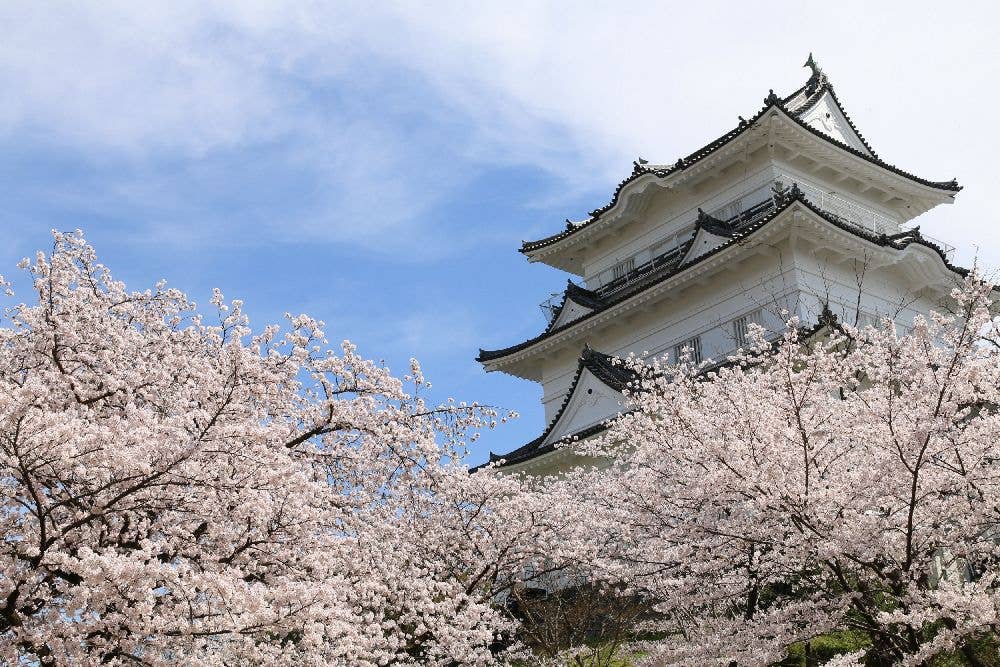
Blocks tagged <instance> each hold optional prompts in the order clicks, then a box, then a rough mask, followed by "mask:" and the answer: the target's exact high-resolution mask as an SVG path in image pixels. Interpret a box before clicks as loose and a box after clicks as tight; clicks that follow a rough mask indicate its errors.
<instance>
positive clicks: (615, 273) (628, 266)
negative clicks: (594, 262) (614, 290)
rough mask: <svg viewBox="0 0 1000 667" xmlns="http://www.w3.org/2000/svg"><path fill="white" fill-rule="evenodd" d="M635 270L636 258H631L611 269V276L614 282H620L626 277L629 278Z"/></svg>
mask: <svg viewBox="0 0 1000 667" xmlns="http://www.w3.org/2000/svg"><path fill="white" fill-rule="evenodd" d="M634 268H635V257H629V258H628V259H626V260H624V261H621V262H618V263H617V264H615V265H614V267H612V269H611V276H612V278H613V279H614V280H618V279H619V278H622V277H624V276H627V275H628V274H629V273H631V272H632V269H634Z"/></svg>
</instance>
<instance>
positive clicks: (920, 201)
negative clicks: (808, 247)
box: [521, 55, 960, 292]
mask: <svg viewBox="0 0 1000 667" xmlns="http://www.w3.org/2000/svg"><path fill="white" fill-rule="evenodd" d="M806 64H807V66H809V67H810V68H811V70H812V76H811V77H810V78H809V80H808V81H807V82H806V84H805V85H803V86H802V87H801V88H799V89H798V90H796V91H795V92H793V93H792V94H791V95H788V96H787V97H779V96H777V95H776V94H774V92H773V91H772V92H771V93H770V94H769V95H768V96H767V98H766V99H765V100H764V106H763V108H762V109H760V111H758V112H757V114H755V115H754V116H753V117H751V118H749V119H744V118H742V117H740V119H739V123H738V124H737V126H736V127H735V128H733V129H732V130H730V131H729V132H727V133H726V134H724V135H722V136H721V137H719V138H718V139H716V140H714V141H712V142H711V143H709V144H707V145H706V146H703V147H702V148H700V149H698V150H696V151H694V152H693V153H691V154H689V155H687V156H684V157H682V158H680V159H678V160H677V161H676V162H674V163H672V164H651V163H649V162H647V161H645V160H642V159H640V160H637V161H636V162H635V163H634V168H633V171H632V173H631V174H630V175H629V176H628V177H627V178H626V179H625V180H624V181H622V182H621V183H620V184H619V186H618V188H617V189H616V191H615V193H614V195H613V197H612V199H611V201H610V202H609V203H607V204H606V205H605V206H603V207H601V208H599V209H597V210H595V211H593V212H592V213H591V214H590V216H589V217H588V218H587V219H585V220H582V221H578V222H571V221H567V223H566V227H565V229H563V230H562V231H560V232H559V233H557V234H553V235H552V236H549V237H546V238H543V239H538V240H535V241H525V242H524V243H523V245H522V247H521V252H522V253H524V254H525V255H526V256H527V258H528V260H529V261H531V262H543V263H545V264H548V265H551V266H554V267H556V268H559V269H562V270H565V271H568V272H570V273H572V274H575V275H577V276H579V277H581V278H582V279H583V283H584V285H585V286H586V287H587V289H590V290H601V291H604V292H608V291H612V290H613V289H614V287H615V285H614V283H615V281H616V280H617V281H619V282H621V280H620V279H621V278H622V277H623V276H625V275H627V274H628V273H629V272H631V271H633V270H634V269H635V267H638V266H641V265H643V264H645V263H648V262H650V261H652V260H654V259H657V258H660V259H661V260H665V259H667V258H669V256H670V255H671V254H672V253H676V252H677V251H678V250H679V248H681V246H683V245H684V243H685V242H686V241H687V240H689V239H690V238H691V237H692V235H693V234H694V230H695V226H696V223H697V220H698V216H699V209H701V211H702V212H703V213H705V214H707V215H708V216H709V217H711V218H715V219H718V220H722V221H725V222H728V223H730V224H732V225H737V226H738V225H746V224H749V223H750V222H752V219H753V216H755V215H764V214H766V212H767V210H768V208H769V207H770V206H771V205H773V198H774V194H775V191H776V190H780V188H782V187H788V186H790V185H791V184H793V183H795V184H798V186H799V188H800V189H801V190H802V191H803V192H804V193H805V195H806V197H807V198H808V199H809V200H810V201H811V202H812V203H813V204H815V205H817V206H819V207H820V208H822V209H823V210H825V211H827V212H829V213H832V214H835V215H837V216H839V217H840V218H842V219H843V220H844V221H846V222H848V223H850V224H854V225H856V226H858V227H859V228H861V229H863V230H866V231H868V232H871V233H875V234H887V235H892V234H895V233H898V232H900V230H901V227H900V226H901V225H903V224H904V223H906V222H908V221H910V220H912V219H913V218H914V217H916V216H918V215H920V214H921V213H924V212H925V211H927V210H929V209H931V208H933V207H934V206H937V205H938V204H942V203H951V202H952V201H953V199H954V196H955V194H956V193H957V192H958V191H959V190H960V188H959V186H958V184H957V182H956V181H954V180H951V181H947V182H937V181H929V180H925V179H922V178H920V177H917V176H915V175H913V174H910V173H907V172H905V171H903V170H902V169H899V168H898V167H896V166H894V165H891V164H889V163H887V162H885V161H883V160H882V159H881V158H879V156H878V155H877V154H876V153H875V151H874V150H873V149H872V148H871V146H870V145H869V144H868V142H867V141H866V140H865V138H864V137H863V136H862V135H861V133H860V131H858V129H857V127H856V126H855V125H854V123H853V122H852V121H851V119H850V116H848V114H847V112H846V111H845V110H844V107H843V106H842V105H841V103H840V101H839V100H838V98H837V96H836V93H835V92H834V89H833V85H832V84H831V83H830V81H829V79H828V77H827V76H826V75H825V74H824V73H823V71H822V70H821V69H820V68H819V66H818V65H817V64H816V63H815V61H814V60H813V58H812V56H811V55H810V57H809V60H808V61H807V63H806Z"/></svg>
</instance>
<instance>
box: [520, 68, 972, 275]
mask: <svg viewBox="0 0 1000 667" xmlns="http://www.w3.org/2000/svg"><path fill="white" fill-rule="evenodd" d="M800 90H801V89H800ZM825 92H829V93H830V96H831V98H832V99H833V101H834V103H835V104H836V105H837V107H838V108H839V109H840V112H841V113H842V114H843V116H844V118H845V119H846V120H847V122H848V124H849V125H850V126H851V129H852V130H853V131H854V133H855V134H856V135H857V136H858V138H859V139H860V140H861V142H862V143H863V144H864V145H865V147H866V148H868V150H869V152H870V153H871V154H870V155H869V154H868V153H865V152H864V151H860V150H858V149H856V148H854V147H853V146H849V145H848V144H846V143H844V142H842V141H839V140H837V139H834V138H833V137H831V136H829V135H827V134H825V133H824V132H822V131H820V130H818V129H816V128H814V127H812V126H811V125H809V124H808V123H806V122H804V121H803V120H802V119H801V118H799V114H801V113H805V112H807V111H808V110H809V109H811V108H812V106H813V105H815V104H816V103H817V102H818V101H819V99H820V98H821V97H822V95H823V93H825ZM793 96H794V94H793ZM788 99H789V98H785V100H782V99H779V98H778V97H777V96H773V95H772V96H771V97H769V98H768V99H767V100H766V101H765V105H764V107H763V108H762V109H761V110H760V111H759V112H757V114H756V115H755V116H754V117H753V118H751V119H750V120H749V121H744V122H741V123H740V124H739V125H737V126H736V127H735V128H733V129H732V130H730V131H729V132H727V133H726V134H724V135H722V136H721V137H719V138H718V139H716V140H715V141H713V142H711V143H709V144H707V145H706V146H703V147H702V148H700V149H699V150H697V151H695V152H694V153H691V154H690V155H688V156H687V157H684V158H681V159H680V160H678V161H677V162H676V163H675V164H674V165H673V166H671V167H668V168H650V167H646V166H643V165H640V164H638V163H635V164H634V167H633V170H632V174H631V175H629V176H628V177H627V178H626V179H624V180H623V181H622V182H621V183H619V184H618V187H617V188H615V192H614V194H613V196H612V198H611V201H610V202H608V203H607V204H606V205H605V206H603V207H601V208H599V209H597V210H595V211H593V212H591V214H590V217H589V218H588V219H587V220H585V221H583V222H580V223H569V224H567V228H566V229H565V230H563V231H562V232H559V233H558V234H553V235H552V236H548V237H546V238H543V239H539V240H536V241H525V242H524V243H522V245H521V248H520V252H521V253H522V254H524V255H526V256H528V258H529V259H531V260H536V259H539V257H540V251H545V252H544V254H545V255H548V254H552V253H553V252H556V251H557V250H558V247H557V246H564V245H566V244H565V243H564V242H565V241H567V240H568V239H574V240H576V239H582V238H583V237H582V236H581V232H584V231H593V232H596V231H598V230H599V228H600V225H599V223H601V222H604V221H605V220H606V219H607V216H608V214H609V213H611V212H613V211H615V209H617V208H618V207H619V206H620V205H621V203H622V201H623V194H624V193H625V190H626V189H631V188H633V187H635V185H634V184H637V183H639V182H641V181H642V180H643V179H644V178H645V180H648V181H670V180H673V179H675V178H676V177H677V176H678V175H679V174H683V173H685V172H687V171H688V170H690V169H691V168H692V167H695V166H696V165H698V163H700V162H701V161H703V160H704V159H705V158H707V157H709V156H711V155H714V154H716V153H717V152H718V151H719V150H720V149H722V148H723V147H725V146H727V145H729V144H730V143H732V142H733V141H735V140H736V139H738V138H739V137H741V136H743V135H744V134H746V133H749V132H750V130H751V129H757V130H761V129H764V128H762V127H761V125H760V120H761V119H762V118H763V117H764V116H765V115H767V113H768V112H769V111H771V110H772V109H775V110H777V111H778V112H780V113H781V114H782V115H783V116H784V117H785V118H787V119H788V120H790V121H791V122H793V123H795V124H796V125H798V126H799V127H801V128H803V129H805V130H806V131H808V132H809V133H811V134H812V135H814V136H816V137H818V138H820V139H822V140H823V141H825V142H827V143H829V144H831V145H833V146H836V147H837V148H839V149H841V150H843V151H846V152H847V153H849V154H850V155H852V156H854V157H857V158H860V159H861V160H864V161H865V162H867V163H870V164H872V165H874V166H876V167H879V168H880V169H882V170H885V171H886V172H888V173H890V174H893V175H895V176H899V177H902V178H904V179H906V180H907V181H910V182H912V183H915V184H917V185H920V186H923V187H925V188H929V189H931V190H934V191H937V192H940V193H947V194H949V195H950V196H951V197H954V195H955V194H956V193H958V192H959V191H960V190H961V189H962V188H961V186H960V185H959V184H958V182H957V181H956V180H955V179H952V180H951V181H947V182H945V181H931V180H928V179H925V178H921V177H919V176H917V175H915V174H912V173H910V172H908V171H905V170H903V169H901V168H899V167H897V166H895V165H893V164H890V163H888V162H885V161H884V160H882V159H881V158H879V157H878V156H877V155H876V154H875V152H874V151H872V150H871V148H870V147H869V145H868V142H867V141H865V139H864V137H863V136H862V135H861V133H860V132H859V131H858V130H857V128H856V127H855V125H854V123H853V121H851V119H850V116H849V115H848V114H847V112H846V111H844V108H843V105H842V104H840V101H839V100H838V99H837V96H836V94H835V93H834V91H833V88H832V87H831V86H830V85H829V84H824V85H823V86H821V87H820V88H819V89H818V90H817V91H816V93H813V95H811V96H810V97H809V98H808V100H807V101H806V102H805V104H803V106H802V107H799V108H797V109H796V110H795V111H790V110H788V109H787V108H786V107H785V102H786V100H788ZM663 185H665V186H666V185H667V183H663Z"/></svg>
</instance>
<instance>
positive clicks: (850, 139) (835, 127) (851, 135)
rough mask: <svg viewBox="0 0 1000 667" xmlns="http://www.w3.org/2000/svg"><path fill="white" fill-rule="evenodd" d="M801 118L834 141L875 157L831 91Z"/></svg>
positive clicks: (802, 114)
mask: <svg viewBox="0 0 1000 667" xmlns="http://www.w3.org/2000/svg"><path fill="white" fill-rule="evenodd" d="M799 118H800V119H801V120H802V122H804V123H806V124H807V125H809V126H811V127H814V128H816V129H817V130H819V131H820V132H822V133H823V134H825V135H826V136H828V137H831V138H832V139H836V140H837V141H840V142H842V143H845V144H847V145H848V146H850V147H851V148H853V149H855V150H857V151H860V152H862V153H864V154H865V155H869V156H872V155H874V153H872V151H871V149H869V148H868V146H867V145H866V144H865V142H864V141H862V139H861V136H860V135H859V134H858V133H857V132H856V131H855V130H854V128H853V127H852V125H851V123H850V122H849V121H848V120H847V118H846V116H844V112H843V111H841V109H840V105H839V104H837V101H836V100H835V99H834V97H833V95H832V93H831V92H830V90H829V89H828V90H826V91H824V92H823V94H822V95H821V96H820V98H819V99H818V100H817V101H816V102H815V103H813V105H812V106H810V107H809V108H808V109H806V110H805V111H804V112H803V113H800V114H799Z"/></svg>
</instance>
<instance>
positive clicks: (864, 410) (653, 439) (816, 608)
mask: <svg viewBox="0 0 1000 667" xmlns="http://www.w3.org/2000/svg"><path fill="white" fill-rule="evenodd" d="M992 295H993V292H992V288H991V286H990V285H988V284H984V283H983V282H981V281H979V280H978V279H976V278H975V277H970V278H969V279H968V280H967V281H966V283H965V285H964V287H963V288H962V289H958V290H956V291H955V293H954V294H953V297H954V301H955V304H956V307H955V309H954V312H953V313H952V314H931V315H930V316H929V317H927V318H917V319H916V320H915V321H914V324H913V329H912V331H911V332H909V333H908V335H905V336H904V335H897V332H896V330H895V328H894V325H893V324H892V323H891V322H889V321H886V322H884V323H883V326H882V327H880V328H866V329H861V330H859V329H857V328H854V327H851V326H841V325H838V324H836V323H835V322H828V323H827V324H828V326H827V327H826V328H825V329H824V330H823V331H821V332H819V333H817V334H816V335H813V336H810V337H806V336H804V335H803V331H802V330H800V328H799V324H798V322H797V321H795V320H792V321H791V322H790V325H789V328H788V330H787V331H786V332H785V333H784V335H783V337H782V338H780V339H779V340H778V341H776V342H774V343H773V344H769V343H765V342H764V340H763V337H762V335H761V332H760V331H759V330H758V331H757V336H758V337H757V339H756V340H757V345H756V347H755V348H754V349H753V350H751V351H749V352H747V353H741V354H740V355H738V356H737V357H735V358H734V359H733V360H732V361H731V363H729V364H728V365H725V366H723V367H719V368H716V369H715V370H710V371H709V372H707V373H706V372H705V369H704V368H701V369H699V368H695V367H693V366H692V365H690V364H686V363H682V364H681V365H679V366H671V365H669V364H666V363H665V362H664V363H655V364H653V365H651V366H637V369H638V370H639V371H640V373H641V374H642V379H641V380H640V381H639V386H637V387H636V388H635V390H634V391H632V392H630V399H629V400H630V407H631V408H632V411H631V412H629V413H627V414H625V415H623V416H622V417H620V418H619V419H617V421H616V422H614V424H613V425H612V427H611V428H610V430H609V431H608V432H607V433H606V435H605V437H603V438H601V439H600V440H598V441H595V442H593V443H579V444H578V445H577V446H578V447H581V448H583V449H584V450H585V451H587V452H589V453H591V454H594V455H601V456H605V457H609V462H608V466H607V468H606V469H604V470H603V471H595V470H586V471H578V472H576V473H574V474H573V475H571V476H570V477H569V478H568V480H567V482H566V483H567V484H573V485H575V486H576V487H577V489H578V492H579V493H583V494H584V495H586V496H587V502H588V503H590V505H591V507H592V511H591V513H590V516H591V518H590V521H589V523H588V526H589V527H590V536H591V539H593V540H596V541H600V542H601V543H602V544H604V545H605V547H606V548H605V550H604V551H603V552H602V553H599V554H596V555H595V561H594V562H593V563H592V566H593V567H595V568H597V569H598V571H599V572H600V573H601V576H603V577H605V578H607V579H609V580H614V581H618V582H625V583H627V585H628V586H629V587H630V590H633V591H635V592H636V593H637V594H640V595H642V596H646V598H647V599H649V600H651V601H654V602H655V603H656V606H657V610H658V612H659V613H660V614H661V619H662V623H661V625H660V631H661V632H662V633H663V636H664V639H662V640H660V641H657V642H655V643H654V644H653V645H652V646H651V647H650V655H651V658H650V659H651V661H652V664H663V665H665V664H676V665H692V664H735V665H740V666H742V665H767V664H772V663H775V662H778V661H780V660H782V659H783V658H784V657H785V656H786V655H787V651H788V648H789V646H792V645H799V646H802V645H803V643H806V644H805V646H806V649H807V650H808V642H809V641H810V640H811V639H812V640H814V639H815V638H817V637H818V636H820V635H824V634H826V633H830V632H832V631H834V630H840V631H842V632H846V633H848V634H850V635H851V636H852V637H853V638H854V639H855V640H856V643H857V645H858V647H859V648H858V650H857V651H856V652H854V653H852V654H850V655H841V656H839V657H838V658H836V659H835V660H834V661H832V662H830V663H829V664H841V665H845V664H858V663H859V661H861V660H862V659H866V660H867V661H868V663H867V664H875V665H889V664H906V665H922V664H929V662H928V661H929V660H930V659H931V658H932V657H933V656H935V655H939V654H942V653H944V652H958V653H960V654H962V655H963V656H964V658H965V660H966V661H967V662H968V663H969V664H974V665H976V664H995V663H992V662H991V663H986V662H984V661H983V660H984V659H983V658H982V656H981V655H980V654H977V652H976V650H974V648H973V647H974V646H975V645H976V644H977V643H978V642H980V641H984V639H983V638H984V637H986V638H988V637H995V636H996V633H997V632H998V630H1000V414H998V406H1000V389H998V387H1000V334H998V329H997V324H996V321H995V320H994V319H993V317H992V314H991V312H992V311H991V303H990V299H991V297H992ZM813 333H816V332H813ZM588 488H589V491H588V490H587V489H588ZM985 641H992V640H989V639H987V640H985ZM949 664H950V663H949Z"/></svg>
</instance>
